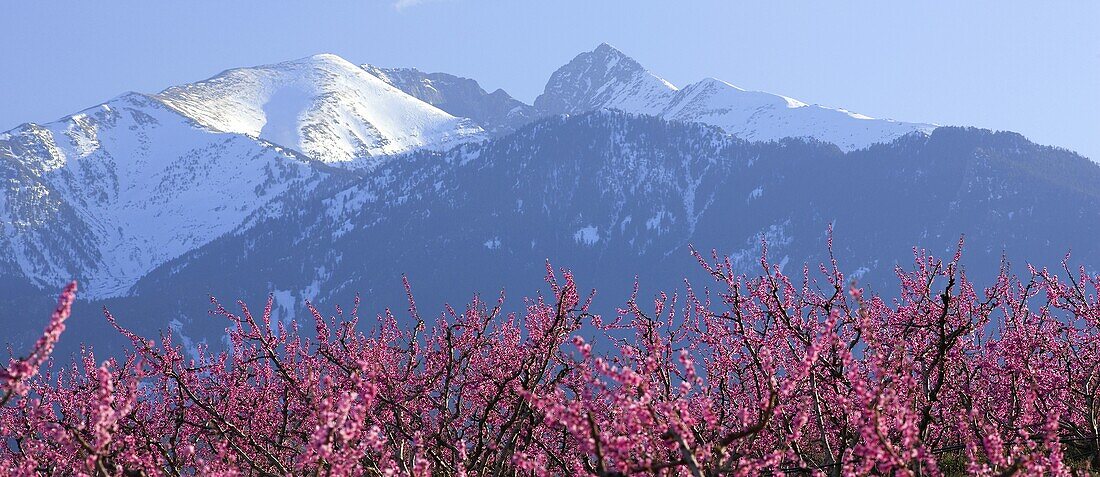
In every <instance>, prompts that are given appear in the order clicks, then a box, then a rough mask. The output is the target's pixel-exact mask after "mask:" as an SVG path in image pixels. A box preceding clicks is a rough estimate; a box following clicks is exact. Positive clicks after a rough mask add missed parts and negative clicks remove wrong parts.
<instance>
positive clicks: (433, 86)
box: [363, 65, 538, 136]
mask: <svg viewBox="0 0 1100 477" xmlns="http://www.w3.org/2000/svg"><path fill="white" fill-rule="evenodd" d="M363 69H365V70H367V72H369V73H370V74H372V75H374V76H377V77H378V78H379V79H381V80H382V81H385V82H386V83H389V84H390V85H392V86H394V87H396V88H398V89H400V90H402V91H404V92H406V93H408V94H409V95H411V96H413V97H415V98H417V99H419V100H421V101H424V102H426V103H428V104H431V105H432V106H435V107H437V108H439V109H442V110H444V111H446V112H448V113H450V114H452V115H454V116H457V117H460V118H469V119H471V120H473V121H474V122H475V123H477V124H478V125H479V126H481V127H482V128H484V129H485V130H486V131H488V132H489V134H491V135H493V136H500V135H503V134H507V133H510V132H512V131H515V130H516V128H518V127H520V126H523V125H525V124H527V123H530V122H531V121H534V120H536V119H538V112H537V111H536V110H535V108H533V107H532V106H530V105H528V104H525V103H523V102H522V101H520V100H518V99H515V98H513V97H511V96H510V95H508V93H506V92H505V91H504V90H502V89H498V90H496V91H493V92H492V93H488V92H486V91H485V90H484V89H482V88H481V85H479V84H478V83H477V81H475V80H472V79H469V78H462V77H459V76H454V75H450V74H447V73H425V72H422V71H420V70H418V69H416V68H380V67H377V66H373V65H363Z"/></svg>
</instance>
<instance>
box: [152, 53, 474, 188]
mask: <svg viewBox="0 0 1100 477" xmlns="http://www.w3.org/2000/svg"><path fill="white" fill-rule="evenodd" d="M157 97H158V98H159V99H161V100H162V101H164V103H165V104H167V105H169V106H171V107H172V108H174V109H176V110H178V111H180V112H181V113H183V114H184V115H186V116H188V117H190V118H192V119H194V120H195V121H197V122H198V123H199V124H201V125H203V126H205V127H208V128H211V129H214V130H217V131H224V132H233V133H239V134H245V135H248V136H251V137H258V138H261V139H265V140H268V141H271V142H273V143H276V144H280V145H283V146H286V147H290V148H293V149H295V150H297V151H300V152H302V153H304V154H306V155H307V156H309V157H311V158H314V159H316V160H319V161H323V162H326V163H329V164H334V165H341V164H345V165H346V164H349V163H352V164H355V165H356V166H363V165H366V166H373V165H376V163H377V160H374V161H372V160H364V159H365V158H371V157H379V156H388V155H393V154H399V153H402V152H407V151H410V150H413V149H419V148H432V149H447V148H450V147H452V146H455V145H458V144H461V143H464V142H469V141H475V140H481V139H483V138H484V134H483V131H482V130H481V128H480V127H478V126H477V125H475V124H473V123H472V122H471V121H470V120H468V119H464V118H456V117H454V116H451V115H450V114H447V113H446V112H443V111H442V110H440V109H438V108H436V107H434V106H432V105H430V104H428V103H425V102H423V101H420V100H419V99H416V98H414V97H412V96H409V95H408V94H406V93H405V92H403V91H401V90H399V89H397V88H395V87H393V86H391V85H389V84H387V83H386V82H385V81H382V80H380V79H378V78H377V77H375V76H374V75H372V74H370V73H368V72H367V71H365V70H364V69H363V68H360V67H358V66H356V65H354V64H352V63H350V62H348V61H347V60H345V59H343V58H340V57H339V56H336V55H331V54H321V55H314V56H311V57H308V58H302V59H299V60H294V61H287V62H283V63H278V64H274V65H268V66H258V67H254V68H239V69H233V70H229V71H226V72H223V73H221V74H219V75H217V76H215V77H213V78H210V79H207V80H204V81H199V82H197V83H192V84H187V85H183V86H176V87H172V88H169V89H167V90H165V91H163V92H161V93H160V94H159V95H157Z"/></svg>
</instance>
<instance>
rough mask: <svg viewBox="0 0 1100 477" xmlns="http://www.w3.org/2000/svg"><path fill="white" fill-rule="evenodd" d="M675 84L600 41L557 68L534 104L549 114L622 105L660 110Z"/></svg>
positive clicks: (644, 111) (641, 110)
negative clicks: (589, 49)
mask: <svg viewBox="0 0 1100 477" xmlns="http://www.w3.org/2000/svg"><path fill="white" fill-rule="evenodd" d="M675 92H676V87H675V86H673V85H672V84H671V83H669V82H668V81H665V80H664V79H663V78H660V77H658V76H657V75H654V74H653V73H651V72H650V71H649V70H647V69H645V67H643V66H642V65H641V64H640V63H638V62H637V61H636V60H634V59H633V58H631V57H629V56H627V55H626V54H624V53H623V52H621V51H619V50H618V49H616V48H615V47H613V46H611V45H609V44H607V43H601V44H600V45H599V46H597V47H596V49H594V50H592V51H586V52H584V53H581V54H579V55H577V56H576V57H575V58H573V59H572V60H571V61H570V62H569V63H567V64H566V65H565V66H562V67H561V68H558V70H557V71H555V72H554V74H553V75H551V76H550V80H549V81H548V82H547V83H546V89H545V90H544V91H543V94H542V95H540V96H539V97H538V98H536V99H535V107H536V108H538V109H540V110H541V111H543V112H545V113H547V114H562V113H566V114H575V113H580V112H584V111H591V110H595V109H622V110H626V111H631V112H638V113H641V114H657V113H659V112H660V109H661V107H660V106H661V105H663V104H666V103H667V102H668V99H669V98H670V97H671V96H672V95H673V94H674V93H675Z"/></svg>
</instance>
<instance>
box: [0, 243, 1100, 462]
mask: <svg viewBox="0 0 1100 477" xmlns="http://www.w3.org/2000/svg"><path fill="white" fill-rule="evenodd" d="M696 257H697V258H698V259H699V261H700V264H701V265H702V266H703V267H704V268H705V269H706V270H707V272H709V274H710V275H711V276H712V277H713V278H714V280H715V282H714V283H711V284H710V286H708V287H707V289H703V288H699V287H692V286H691V285H690V284H689V285H686V286H685V288H684V290H683V291H682V292H680V293H678V294H673V295H665V294H662V295H658V296H656V297H655V298H654V299H653V300H651V301H648V300H646V301H643V300H641V299H640V298H639V297H638V296H637V292H635V293H634V296H631V297H630V298H629V299H628V300H627V301H626V303H625V305H624V306H623V307H622V308H621V309H619V310H618V311H617V313H615V314H614V316H610V315H607V316H599V315H596V314H593V313H591V312H590V303H591V295H587V294H584V293H578V286H577V285H576V284H575V282H574V278H573V276H571V274H569V273H568V272H559V273H554V272H553V271H552V269H551V268H550V267H549V266H548V267H547V282H548V284H549V292H548V293H547V294H546V296H545V297H538V298H535V299H530V300H527V301H526V302H525V303H524V309H523V311H522V312H517V313H505V312H503V311H502V304H503V297H501V299H500V300H499V301H496V302H495V303H492V302H489V303H487V302H483V301H481V300H479V299H477V298H475V299H474V300H473V302H472V303H470V304H469V305H468V306H467V307H466V308H465V309H464V310H455V309H451V308H448V309H446V310H445V311H444V312H443V313H441V314H439V315H438V317H437V318H434V319H427V318H424V317H423V316H422V315H421V313H420V312H419V311H418V310H417V308H416V305H415V302H414V301H413V300H412V294H411V293H410V299H409V308H408V313H409V315H410V319H409V320H408V321H409V322H411V323H413V325H411V326H408V327H403V326H400V325H399V320H398V318H397V316H395V315H394V314H392V313H390V312H388V311H387V312H385V313H384V314H382V315H380V316H378V317H377V319H374V320H370V321H369V322H366V321H367V320H363V319H361V318H360V316H359V314H358V303H356V306H355V308H352V309H350V310H341V309H339V308H336V309H335V311H334V314H333V315H332V316H325V315H324V314H322V313H321V312H319V311H318V310H316V309H315V308H314V307H312V306H310V307H309V311H310V312H311V313H312V316H313V321H314V323H313V325H314V326H315V330H312V331H310V332H308V333H306V332H303V331H302V330H300V329H299V328H298V326H297V325H295V324H293V323H291V324H288V325H285V326H284V324H283V323H279V322H275V323H273V322H272V319H271V306H272V304H271V300H270V299H269V300H268V302H267V306H266V307H264V309H263V310H262V311H260V312H259V313H254V312H253V311H252V310H250V309H249V308H248V307H247V306H245V304H244V303H239V312H238V311H235V310H234V311H231V310H230V309H227V308H225V307H223V306H222V305H221V304H219V303H218V302H217V301H216V300H215V301H214V303H213V305H214V308H215V310H216V314H217V315H220V316H221V317H222V318H224V319H226V320H227V323H228V326H229V328H228V333H229V337H230V340H229V342H230V343H231V345H230V346H228V347H227V348H226V349H225V350H217V351H215V350H213V349H199V351H198V353H197V354H196V355H189V354H185V353H184V352H183V350H182V348H181V346H180V344H179V343H176V342H174V341H173V337H172V336H171V335H170V334H165V335H163V336H160V337H159V338H157V339H150V338H147V337H141V336H137V335H135V334H133V333H131V332H129V331H127V330H126V329H124V328H122V327H120V326H118V325H117V324H116V325H115V326H116V327H117V328H118V330H119V332H121V333H123V334H124V335H125V336H126V337H128V338H129V340H130V341H131V342H132V351H130V352H129V353H128V354H127V355H126V356H125V357H124V358H121V359H108V360H106V361H100V360H97V358H96V357H95V355H94V354H93V353H92V352H91V351H86V352H85V353H84V354H83V355H82V359H81V360H79V362H77V363H76V364H74V365H71V366H68V367H58V366H52V365H50V364H49V360H48V358H47V357H48V355H49V354H50V351H51V349H52V347H53V345H54V343H55V342H56V341H57V339H58V337H59V336H60V335H61V332H62V330H63V328H64V322H65V320H66V318H67V317H68V316H69V310H70V305H71V303H72V301H73V299H74V294H75V292H76V286H75V284H74V285H70V286H69V287H68V288H66V289H65V291H64V292H63V293H62V294H61V298H60V300H59V305H58V308H57V311H56V312H55V313H54V314H53V316H52V318H51V319H50V322H49V324H48V326H47V328H46V331H45V333H44V334H43V336H42V337H41V339H39V340H38V342H37V343H36V344H35V346H34V348H33V349H32V350H31V351H30V353H29V354H28V355H26V357H25V358H22V359H12V360H11V361H10V362H9V363H8V365H7V367H6V368H5V369H3V371H0V372H2V374H0V383H2V385H3V387H2V394H0V396H2V398H0V399H2V402H3V406H2V408H0V434H2V437H3V446H2V447H0V471H2V472H3V473H4V474H7V475H37V474H48V475H54V474H58V475H74V474H76V475H195V474H200V475H212V474H217V475H440V476H448V475H455V476H463V475H477V476H488V475H598V476H622V475H690V476H715V475H761V474H767V475H775V474H800V475H801V474H812V475H850V474H860V475H945V474H947V475H952V474H954V475H958V474H973V475H1037V474H1044V475H1074V474H1084V473H1088V472H1091V471H1095V470H1097V469H1100V429H1098V427H1100V402H1098V399H1097V389H1098V388H1100V302H1098V299H1097V293H1098V290H1100V277H1098V276H1089V275H1088V274H1087V273H1086V272H1085V271H1084V270H1083V269H1082V270H1080V271H1076V272H1074V271H1073V270H1072V269H1070V268H1069V267H1067V266H1063V270H1062V271H1061V272H1059V273H1052V272H1049V271H1048V270H1046V269H1034V268H1030V269H1029V274H1028V275H1027V276H1024V277H1016V276H1012V275H1011V274H1009V273H1008V272H1007V270H1002V272H1001V274H1000V276H999V278H998V279H997V280H996V281H995V282H994V283H992V285H990V286H989V287H988V288H985V289H979V288H977V287H976V285H974V284H972V283H971V282H970V281H968V280H967V278H966V275H965V273H964V272H963V271H962V270H961V269H960V265H959V256H958V254H956V255H955V256H954V257H953V258H952V259H951V260H948V261H944V260H937V259H935V258H933V257H930V256H927V255H926V254H923V253H918V254H916V260H915V265H914V267H913V268H912V269H910V270H899V271H898V274H897V275H898V279H899V281H900V293H899V295H898V298H896V299H892V300H890V301H887V300H884V299H882V298H879V297H875V296H870V294H865V293H864V290H862V289H861V288H858V287H857V286H855V285H852V284H851V283H850V282H849V281H848V280H847V279H846V278H845V277H844V276H843V275H842V274H841V273H840V271H839V269H838V267H837V265H836V263H835V261H834V262H833V263H829V264H825V265H822V266H821V267H820V272H818V271H816V270H815V271H813V272H812V273H811V271H810V270H809V269H803V270H802V271H801V274H800V275H799V276H794V277H792V276H788V275H785V274H784V273H782V272H781V270H780V269H779V267H777V266H775V265H773V264H772V263H770V262H769V261H768V259H767V254H766V252H765V254H764V258H762V259H761V262H760V265H761V269H760V274H759V276H756V277H747V276H742V275H738V274H735V273H734V270H733V267H732V266H731V264H730V262H729V261H728V260H723V259H720V258H719V257H717V256H716V255H714V254H711V255H710V256H709V257H708V256H703V255H700V254H696ZM1003 268H1007V267H1003ZM1063 272H1064V273H1063ZM813 277H820V278H813ZM406 287H408V285H407V284H406ZM106 315H107V319H108V320H110V321H111V322H112V323H115V322H114V318H113V317H112V316H111V315H110V313H109V312H107V313H106ZM276 321H277V320H276ZM401 322H405V320H404V319H402V320H401Z"/></svg>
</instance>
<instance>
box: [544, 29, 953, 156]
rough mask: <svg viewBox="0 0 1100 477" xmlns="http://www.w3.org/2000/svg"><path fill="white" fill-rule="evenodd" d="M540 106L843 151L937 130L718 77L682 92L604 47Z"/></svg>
mask: <svg viewBox="0 0 1100 477" xmlns="http://www.w3.org/2000/svg"><path fill="white" fill-rule="evenodd" d="M535 107H537V108H539V109H540V110H541V111H542V112H543V113H545V114H560V113H569V114H575V113H578V112H583V111H593V110H597V109H617V110H620V111H624V112H628V113H635V114H645V115H650V116H658V117H662V118H665V119H669V120H674V121H687V122H698V123H703V124H709V125H712V126H717V127H719V128H722V129H723V130H724V131H726V132H728V133H730V134H733V135H735V136H737V137H740V138H742V139H746V140H750V141H774V140H777V139H781V138H785V137H804V138H813V139H816V140H820V141H825V142H829V143H832V144H836V145H837V146H838V147H840V149H841V150H843V151H852V150H855V149H861V148H865V147H867V146H870V145H871V144H876V143H885V142H890V141H892V140H894V139H896V138H898V137H901V136H904V135H906V134H910V133H914V132H916V133H921V134H928V133H930V132H931V131H932V130H933V129H935V128H936V126H935V125H932V124H921V123H905V122H898V121H893V120H885V119H874V118H871V117H867V116H864V115H861V114H856V113H852V112H849V111H846V110H843V109H833V108H827V107H824V106H818V105H810V104H806V103H804V102H802V101H798V100H796V99H792V98H788V97H786V96H780V95H776V94H771V93H764V92H759V91H745V90H743V89H741V88H738V87H736V86H733V85H731V84H729V83H726V82H724V81H720V80H716V79H713V78H708V79H704V80H702V81H699V82H698V83H694V84H691V85H688V86H687V87H685V88H683V89H677V88H676V86H673V85H672V83H669V82H668V81H665V80H664V79H662V78H660V77H659V76H656V75H654V74H653V73H652V72H650V71H649V70H647V69H645V67H643V66H642V65H641V64H639V63H638V62H637V61H635V60H634V59H632V58H630V57H628V56H626V55H625V54H623V53H622V52H621V51H619V50H617V49H615V48H614V47H612V46H610V45H607V44H606V43H605V44H601V45H600V46H599V47H597V48H596V49H595V50H593V51H590V52H587V53H582V54H580V55H578V56H577V57H576V58H574V59H573V61H570V62H569V64H567V65H565V66H563V67H561V68H560V69H558V70H557V71H555V72H554V74H553V75H552V76H551V77H550V81H549V82H548V83H547V84H546V91H545V92H544V93H543V94H542V95H541V96H539V97H538V98H537V99H536V100H535Z"/></svg>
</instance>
